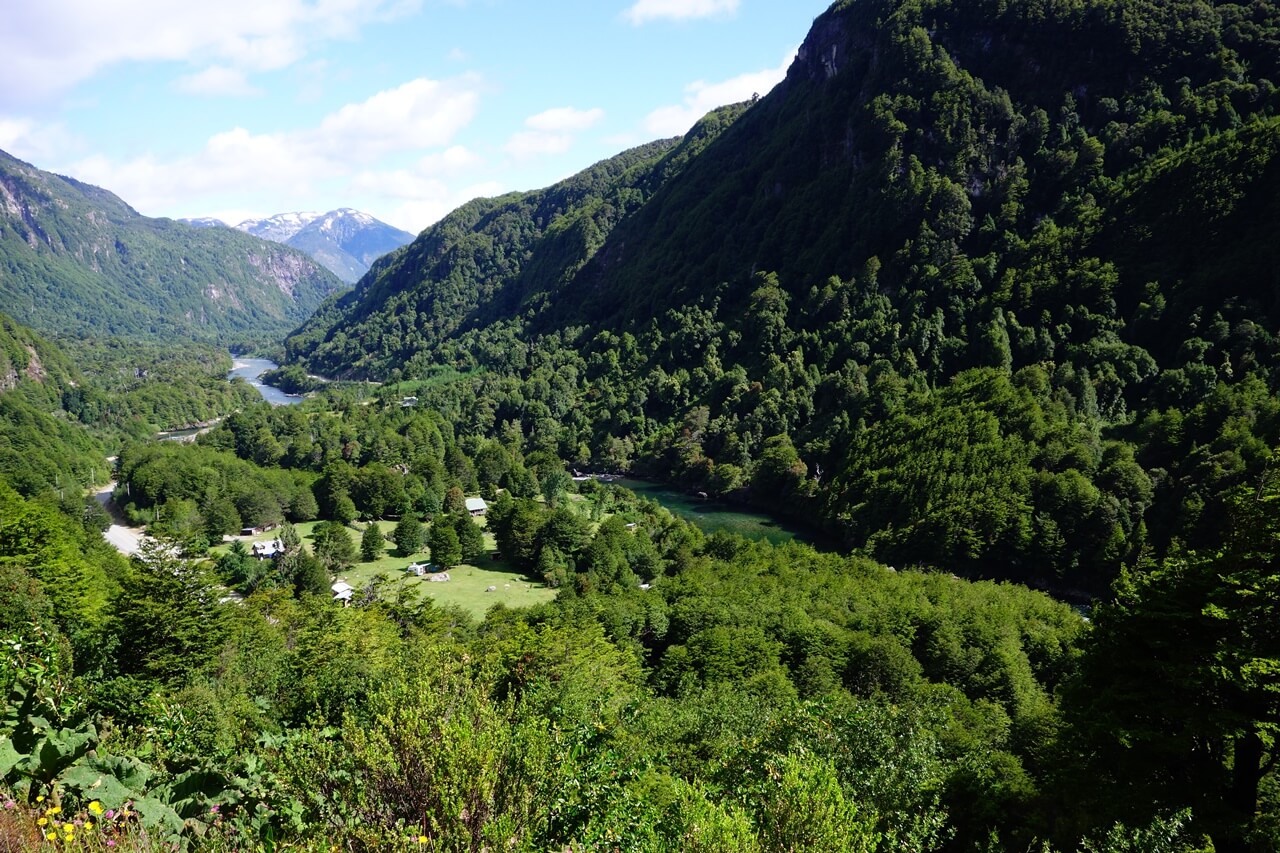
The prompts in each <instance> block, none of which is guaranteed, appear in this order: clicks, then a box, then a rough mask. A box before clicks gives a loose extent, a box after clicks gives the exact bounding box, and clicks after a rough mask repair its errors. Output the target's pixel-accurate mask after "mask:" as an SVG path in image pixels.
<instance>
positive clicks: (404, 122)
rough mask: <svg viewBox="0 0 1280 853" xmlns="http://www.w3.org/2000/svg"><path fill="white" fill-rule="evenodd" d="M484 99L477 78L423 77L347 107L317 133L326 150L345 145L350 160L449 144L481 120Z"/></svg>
mask: <svg viewBox="0 0 1280 853" xmlns="http://www.w3.org/2000/svg"><path fill="white" fill-rule="evenodd" d="M478 101H479V92H478V90H477V88H476V81H475V79H474V78H470V77H462V78H458V79H456V80H453V81H446V82H440V81H437V80H427V79H424V78H419V79H417V80H410V81H409V82H408V83H405V84H404V85H402V86H399V87H397V88H395V89H388V90H386V91H383V92H379V93H377V94H376V95H374V96H373V97H371V98H369V99H367V100H365V101H363V102H361V103H358V104H347V105H346V106H344V107H342V109H340V110H338V111H337V112H335V113H331V114H330V115H328V116H326V117H325V119H324V120H323V121H322V122H321V123H320V127H319V128H318V129H317V130H316V131H314V133H313V134H311V135H312V136H314V142H315V143H316V144H318V145H319V146H320V147H326V148H333V147H341V149H342V155H343V156H344V157H345V158H347V159H356V160H361V159H369V158H372V157H376V156H378V155H380V154H385V153H387V152H389V151H404V150H411V149H414V148H429V147H432V146H438V145H445V144H448V142H449V141H450V140H451V139H452V138H453V136H454V134H456V133H457V132H458V131H459V130H460V129H462V128H463V127H465V126H466V125H467V124H469V123H470V122H471V120H472V118H474V117H475V112H476V105H477V103H478Z"/></svg>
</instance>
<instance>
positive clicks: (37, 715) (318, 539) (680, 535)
mask: <svg viewBox="0 0 1280 853" xmlns="http://www.w3.org/2000/svg"><path fill="white" fill-rule="evenodd" d="M9 393H13V392H9ZM54 414H55V415H56V414H57V410H55V413H54ZM64 451H65V452H66V453H67V454H68V455H74V454H75V453H76V448H73V447H66V448H64ZM117 474H118V476H119V478H120V486H119V487H118V488H117V500H118V501H119V502H120V503H121V504H122V505H124V507H125V509H126V511H127V512H129V513H135V514H137V515H138V516H139V517H140V518H142V519H146V520H148V521H149V522H150V525H149V530H150V532H151V533H152V534H154V535H155V536H156V537H157V539H156V540H155V543H154V544H152V545H150V546H145V547H144V548H143V550H142V552H141V553H140V554H138V555H137V556H135V557H133V558H132V559H128V560H126V559H125V558H123V557H121V556H119V555H117V554H116V553H115V552H114V551H112V550H111V549H110V548H109V546H107V545H106V544H105V543H104V542H102V540H101V539H100V538H99V535H98V532H99V530H100V529H101V525H102V523H103V522H102V520H101V519H99V518H96V517H93V516H91V515H88V514H85V513H77V512H76V511H75V510H74V507H70V506H68V502H66V501H60V500H59V499H58V496H57V495H56V493H55V491H54V490H53V489H51V488H49V487H47V486H46V487H45V488H42V489H36V490H34V491H33V492H32V493H31V494H29V495H25V496H24V495H22V494H19V493H18V492H16V491H14V490H13V489H12V488H11V487H9V486H3V487H0V503H3V505H4V506H3V513H0V517H3V518H4V523H3V525H0V583H3V584H4V588H5V595H4V596H3V597H2V599H0V600H3V602H4V606H3V607H2V608H0V619H2V620H3V621H0V636H4V637H5V638H6V639H5V646H4V647H3V649H4V657H3V658H0V660H3V661H4V668H3V669H0V677H3V679H4V684H2V685H0V688H3V689H4V690H5V691H6V693H7V695H8V696H9V697H10V699H9V704H8V706H7V711H6V717H5V720H6V722H5V724H4V725H5V729H4V730H3V731H2V732H0V734H3V737H4V739H3V740H0V774H3V785H4V790H7V791H8V792H9V796H10V797H11V798H12V799H10V800H9V801H8V802H10V803H12V805H11V806H7V807H6V808H7V809H8V811H6V812H4V813H2V815H0V838H5V839H14V840H15V841H14V843H17V844H22V843H27V842H29V843H30V844H31V845H32V846H34V845H36V844H38V843H39V839H40V835H39V834H36V835H32V832H33V831H35V832H43V831H44V830H43V828H40V829H39V830H37V829H36V818H37V816H41V815H43V816H44V818H45V819H46V821H47V820H48V819H49V818H53V819H54V820H57V821H58V825H63V824H62V819H60V818H59V817H58V816H59V815H61V814H66V815H67V817H66V818H65V820H67V821H70V820H71V819H72V816H74V815H80V816H82V818H83V819H82V824H83V823H84V822H85V820H87V821H88V822H89V823H93V818H94V817H95V816H96V817H97V821H98V822H97V825H96V826H97V828H96V830H94V831H93V832H89V833H88V834H86V832H85V830H84V827H83V826H81V827H79V828H78V830H77V831H79V832H80V833H81V838H80V842H79V843H82V844H86V845H98V846H88V847H85V848H84V849H95V850H96V849H106V847H105V846H103V845H105V842H106V841H108V840H110V841H114V842H116V846H117V847H121V848H123V849H138V850H151V849H159V848H160V847H161V846H167V845H169V844H170V843H176V844H178V845H179V846H181V847H191V848H193V849H214V850H220V849H226V850H232V849H236V850H242V849H254V850H257V849H262V850H269V849H280V847H281V846H288V847H291V848H292V849H308V850H321V849H324V850H329V849H332V846H333V845H334V844H337V845H338V846H339V848H340V849H352V850H375V849H398V848H404V849H438V850H475V849H481V848H483V847H485V846H490V845H494V844H502V845H504V846H506V847H507V848H508V849H517V850H547V849H582V850H588V849H600V850H655V851H656V850H677V849H679V850H684V849H696V850H723V851H741V850H771V851H772V850H779V851H780V850H815V851H818V850H822V851H826V850H862V851H873V850H885V851H888V850H919V851H925V850H956V851H969V850H974V851H994V850H1024V849H1036V850H1041V849H1043V850H1079V851H1103V850H1106V851H1148V850H1168V851H1193V850H1205V849H1221V850H1233V849H1239V850H1267V849H1272V847H1273V845H1274V843H1275V837H1274V836H1273V834H1272V831H1273V830H1272V826H1273V824H1272V815H1273V814H1274V813H1275V811H1274V810H1275V808H1276V805H1275V803H1274V802H1273V796H1272V782H1273V774H1272V773H1271V767H1270V760H1269V755H1270V743H1269V732H1270V731H1271V727H1272V726H1273V725H1274V720H1275V719H1276V715H1275V709H1274V707H1273V705H1272V704H1271V700H1270V699H1269V698H1268V697H1269V696H1272V695H1273V694H1274V685H1273V684H1272V681H1273V680H1274V674H1273V661H1274V659H1275V656H1276V654H1277V649H1275V648H1273V641H1271V640H1269V639H1268V638H1269V636H1270V634H1268V633H1267V632H1265V631H1264V632H1259V631H1258V628H1259V627H1260V626H1262V625H1265V624H1269V622H1270V621H1272V620H1270V619H1269V614H1270V613H1271V612H1272V607H1273V605H1272V601H1273V600H1274V599H1273V597H1272V596H1271V593H1273V592H1274V578H1273V577H1272V575H1271V572H1270V570H1269V566H1270V565H1271V563H1272V561H1273V560H1274V553H1275V548H1276V542H1277V537H1276V535H1275V531H1274V529H1273V528H1274V521H1273V519H1271V518H1270V509H1269V505H1270V503H1271V502H1273V501H1274V500H1275V499H1276V495H1278V494H1280V483H1277V482H1273V481H1272V480H1271V479H1268V480H1266V481H1265V482H1264V483H1263V485H1262V487H1261V488H1260V489H1259V490H1254V489H1248V490H1244V491H1241V492H1239V493H1237V494H1234V495H1233V496H1232V497H1231V499H1230V501H1229V505H1230V524H1229V527H1228V529H1227V530H1226V531H1224V536H1225V539H1226V541H1227V545H1226V547H1225V548H1224V549H1223V550H1222V551H1221V552H1215V553H1192V552H1187V551H1182V552H1179V553H1178V554H1176V555H1171V556H1169V557H1167V558H1165V559H1161V560H1159V561H1155V560H1148V561H1146V562H1143V563H1142V564H1140V565H1137V566H1135V567H1134V569H1133V570H1132V571H1126V573H1125V574H1124V576H1123V577H1122V579H1121V581H1120V582H1119V583H1117V585H1116V587H1115V595H1114V598H1109V599H1106V600H1099V601H1098V602H1096V603H1095V607H1094V608H1093V610H1092V613H1091V615H1090V618H1088V619H1086V618H1084V617H1083V616H1082V615H1081V614H1080V613H1079V612H1077V611H1076V610H1074V609H1072V608H1071V607H1068V606H1067V605H1066V604H1063V603H1061V602H1058V601H1055V600H1053V599H1051V598H1049V597H1048V596H1046V595H1045V594H1043V593H1040V592H1035V591H1032V590H1030V589H1028V588H1026V587H1025V586H1022V585H1017V584H1011V583H1007V582H1003V583H996V582H992V581H969V580H965V579H962V578H960V577H958V576H956V575H954V574H949V573H946V572H920V571H913V570H912V571H909V570H905V569H902V570H894V569H892V568H890V567H887V566H885V565H883V564H881V563H878V562H876V561H874V560H872V559H869V558H867V557H864V556H856V555H843V554H840V553H835V552H825V553H822V552H818V551H816V550H814V549H813V548H812V547H811V546H808V545H803V544H797V543H792V544H789V545H783V546H778V545H771V544H769V543H767V542H753V541H749V540H746V539H742V538H738V537H735V536H730V535H725V534H715V535H711V536H707V535H705V534H703V533H702V532H701V531H700V530H698V528H696V527H694V526H692V525H690V524H688V523H687V522H684V521H681V520H679V519H676V518H675V517H673V516H671V515H670V514H669V513H667V512H666V511H665V510H663V509H661V508H660V507H659V506H657V505H656V504H654V503H652V502H649V501H647V500H642V499H639V498H637V497H636V496H635V495H634V494H632V493H631V492H629V491H627V490H625V489H621V488H619V487H617V486H614V485H610V484H608V483H602V482H599V481H585V482H581V483H575V482H573V481H571V480H570V478H569V476H568V474H567V473H566V469H565V462H564V460H562V459H560V458H558V457H556V456H555V455H554V454H553V453H551V452H549V451H547V450H544V449H539V448H538V447H537V446H536V445H535V444H534V443H533V442H532V441H531V440H530V439H529V438H527V437H525V436H524V435H523V433H522V431H521V430H520V428H519V425H518V423H516V422H508V424H507V425H506V428H505V430H504V432H503V437H502V438H501V439H489V438H486V437H484V436H483V435H481V434H479V433H476V432H467V431H464V430H460V429H457V428H456V423H455V422H454V421H453V420H451V419H450V418H449V417H448V416H447V414H446V413H442V412H440V411H437V410H432V409H428V408H424V407H421V406H418V407H410V408H405V407H402V406H401V405H400V402H399V399H398V397H395V396H393V395H390V394H387V393H383V394H382V395H381V396H376V395H375V396H373V397H371V398H370V397H365V398H363V399H362V398H361V397H360V396H359V394H358V392H357V391H356V390H355V389H346V390H342V389H330V390H329V391H328V392H327V393H326V394H325V395H323V396H319V397H316V398H315V399H314V400H312V401H310V402H307V403H304V404H303V405H300V406H288V407H280V408H274V409H273V408H271V407H269V406H267V405H266V404H262V403H260V404H257V405H255V406H249V407H246V408H244V409H242V410H241V411H240V412H239V413H237V414H235V415H233V416H231V417H229V418H226V419H225V420H223V421H222V422H220V423H219V424H218V425H217V426H215V427H214V428H213V429H211V430H210V431H209V432H208V433H206V434H204V435H201V436H200V437H199V438H198V439H197V440H196V442H195V443H194V444H178V443H174V442H154V441H146V442H134V443H128V444H126V445H125V446H124V448H123V449H122V452H121V454H120V458H119V460H118V462H117ZM475 493H479V494H487V495H489V496H490V498H491V504H490V507H489V512H488V516H487V518H485V519H484V521H483V524H484V528H485V529H486V530H487V533H488V534H489V535H490V536H492V545H486V544H485V541H484V540H483V539H479V538H478V534H479V530H480V528H479V527H477V524H476V522H475V521H474V520H473V519H471V518H470V517H468V516H467V515H466V514H465V512H460V504H461V501H462V496H463V495H464V494H475ZM384 517H392V518H398V519H400V522H398V523H397V525H396V532H395V536H394V538H395V540H396V541H397V543H399V542H400V541H401V534H402V528H406V525H405V524H404V523H403V522H404V520H405V519H406V518H419V517H422V518H426V519H428V522H427V523H426V524H424V525H416V524H415V526H425V527H426V528H427V529H426V531H425V536H424V535H423V532H422V531H417V532H416V533H415V535H416V536H417V537H420V538H422V539H423V540H425V541H426V542H429V543H430V545H429V547H430V549H431V554H432V558H433V559H436V560H440V561H442V562H443V563H444V564H445V565H453V564H454V562H455V561H457V562H475V561H476V560H477V559H478V558H479V557H480V556H481V554H480V553H477V552H475V551H469V550H468V549H470V548H474V547H476V545H475V544H474V543H473V544H471V545H463V546H462V547H461V548H460V549H459V550H458V551H457V553H456V555H455V556H453V557H446V556H444V550H445V549H446V548H454V547H458V546H459V545H460V544H462V543H463V541H464V540H466V539H467V538H469V537H468V532H470V536H471V537H475V538H476V539H477V541H478V542H479V548H480V550H481V552H483V551H486V550H488V548H494V549H495V551H496V553H497V554H498V555H501V558H502V559H503V560H504V561H506V562H507V563H509V564H510V565H511V566H512V567H513V568H515V569H517V570H520V571H522V572H524V573H525V574H526V576H528V577H529V578H530V579H531V580H533V579H537V580H540V581H542V582H545V583H547V584H549V585H551V586H553V587H554V588H555V589H556V590H557V592H558V595H557V597H556V598H555V600H554V601H553V602H551V603H550V604H545V605H540V606H537V607H530V608H523V609H519V610H515V609H508V608H504V607H501V606H497V607H494V608H492V609H490V610H489V611H488V612H487V613H486V614H485V616H484V618H483V619H477V618H476V617H475V616H473V615H472V614H470V613H468V612H466V611H463V610H461V609H459V608H457V607H451V606H441V605H439V604H436V603H434V602H433V601H432V599H431V598H430V597H428V596H425V595H423V594H422V593H421V591H420V589H419V588H417V587H413V586H410V585H406V583H405V582H404V581H402V580H397V579H396V578H393V577H387V576H383V577H378V578H374V579H373V580H372V581H370V583H369V584H368V585H367V586H365V587H363V588H362V589H360V590H359V591H358V596H357V597H356V598H355V599H353V603H352V605H351V606H347V607H343V606H341V605H340V604H338V603H335V602H334V601H332V600H331V597H330V593H329V589H328V585H329V582H330V580H331V579H332V578H333V576H334V575H335V574H337V573H339V572H340V571H342V569H343V567H344V566H350V565H351V564H352V563H353V562H354V561H355V560H357V559H358V558H357V557H356V556H355V546H354V543H353V539H355V538H356V536H355V535H353V533H354V530H353V527H354V526H355V525H358V524H360V523H361V522H362V521H365V522H367V521H369V520H376V519H378V518H384ZM315 519H323V523H322V524H321V525H318V526H317V527H316V528H315V534H314V538H312V539H311V540H310V543H309V544H308V545H304V544H303V543H302V541H301V539H300V537H299V536H298V535H297V533H296V531H295V528H294V525H295V524H298V525H302V524H304V523H308V522H312V521H314V520H315ZM265 524H280V525H282V527H281V528H279V529H280V530H281V531H282V533H281V534H280V538H281V541H283V542H284V543H285V546H284V551H283V552H282V553H280V554H278V555H276V556H275V557H273V558H272V559H270V560H268V561H265V562H262V561H256V560H254V559H252V558H251V557H250V556H249V555H248V554H247V553H246V550H245V548H244V547H243V546H242V545H239V543H237V544H236V545H233V546H232V547H231V548H230V549H226V550H223V551H221V552H219V553H213V552H209V551H208V548H209V546H210V544H211V543H212V542H214V541H216V540H220V539H221V536H222V534H224V533H227V532H234V531H236V530H237V529H238V528H239V527H241V526H245V525H265ZM365 529H366V530H367V529H369V528H368V527H366V528H365ZM406 529H407V528H406ZM322 531H323V538H322V533H321V532H322ZM437 534H441V535H437ZM406 535H407V534H406ZM341 540H345V541H346V545H345V546H344V547H338V546H339V544H340V541H341ZM448 543H453V544H451V545H450V544H448ZM361 547H362V548H363V547H364V546H363V543H362V545H361ZM379 547H387V546H386V545H380V546H379ZM397 547H399V546H398V545H397ZM417 547H420V546H419V544H418V543H417V542H415V544H414V545H412V546H408V547H406V548H405V549H404V550H405V552H406V553H408V552H411V551H413V550H416V549H417ZM232 592H238V593H239V595H238V596H232V595H230V593H232ZM1171 637H1176V638H1178V642H1177V643H1176V644H1175V645H1173V646H1172V647H1171V646H1170V638H1171ZM1137 649H1149V652H1144V653H1134V651H1135V650H1137ZM1192 707H1193V708H1195V709H1196V710H1195V713H1193V714H1190V713H1188V709H1189V708H1192ZM1193 744H1194V745H1203V747H1206V748H1201V746H1193ZM1250 756H1252V758H1250ZM1250 761H1252V763H1249V762H1250ZM0 793H3V790H0ZM50 803H53V804H54V805H49V804H50ZM54 808H56V809H58V811H57V812H51V811H50V809H54ZM95 809H96V812H95ZM105 810H110V811H111V812H112V814H113V816H112V817H111V818H105V817H104V815H105V814H106V811H105ZM126 810H127V811H126ZM47 825H48V824H47V823H46V824H45V826H47ZM91 829H92V828H91ZM60 831H62V830H60ZM55 835H56V833H55ZM58 838H59V839H61V836H58ZM23 839H26V842H24V841H23ZM62 844H63V842H62V841H61V840H59V842H58V845H51V846H50V848H49V849H54V847H55V846H60V845H62ZM1211 845H1212V846H1211ZM16 849H22V848H21V847H18V848H16Z"/></svg>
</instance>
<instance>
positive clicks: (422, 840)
mask: <svg viewBox="0 0 1280 853" xmlns="http://www.w3.org/2000/svg"><path fill="white" fill-rule="evenodd" d="M418 843H419V844H426V843H427V837H426V836H425V835H419V836H418Z"/></svg>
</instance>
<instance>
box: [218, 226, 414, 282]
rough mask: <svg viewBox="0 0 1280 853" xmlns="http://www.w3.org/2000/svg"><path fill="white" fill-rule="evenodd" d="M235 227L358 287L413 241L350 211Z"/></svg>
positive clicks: (400, 233) (404, 233)
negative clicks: (296, 251)
mask: <svg viewBox="0 0 1280 853" xmlns="http://www.w3.org/2000/svg"><path fill="white" fill-rule="evenodd" d="M235 227H236V228H237V229H239V230H241V231H244V232H246V233H249V234H253V235H254V236H255V237H261V238H263V239H265V240H273V241H275V242H277V243H283V244H284V245H286V246H292V247H294V248H295V249H300V250H302V251H304V252H306V253H307V254H308V255H310V256H311V257H313V258H315V259H316V260H317V261H319V262H320V263H321V264H323V265H324V266H325V267H326V268H327V269H328V270H329V271H330V272H332V273H333V274H334V275H336V276H338V278H340V279H342V280H343V281H344V282H346V283H347V284H355V283H356V282H357V281H359V279H360V277H361V276H363V275H364V274H365V273H366V272H368V271H369V267H370V265H372V264H373V262H374V261H375V260H377V259H378V258H380V257H382V256H383V255H385V254H387V253H389V252H393V251H395V250H396V249H398V248H400V247H401V246H404V245H407V244H408V243H411V242H412V241H413V238H414V235H412V234H410V233H408V232H407V231H401V230H400V229H399V228H395V227H394V226H391V225H388V224H387V223H385V222H382V221H381V220H379V219H376V218H375V217H373V216H370V215H369V214H367V213H364V212H362V211H359V210H355V209H353V208H350V207H340V208H337V209H335V210H330V211H328V212H326V213H316V212H296V213H277V214H276V215H274V216H269V217H266V218H262V219H246V220H245V221H243V222H241V223H239V224H237V225H236V226H235Z"/></svg>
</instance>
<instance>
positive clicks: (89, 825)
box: [84, 820, 93, 829]
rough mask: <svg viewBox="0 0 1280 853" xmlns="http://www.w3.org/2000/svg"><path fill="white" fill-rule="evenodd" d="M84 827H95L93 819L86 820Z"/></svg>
mask: <svg viewBox="0 0 1280 853" xmlns="http://www.w3.org/2000/svg"><path fill="white" fill-rule="evenodd" d="M84 828H85V829H93V821H91V820H86V821H85V822H84Z"/></svg>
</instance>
